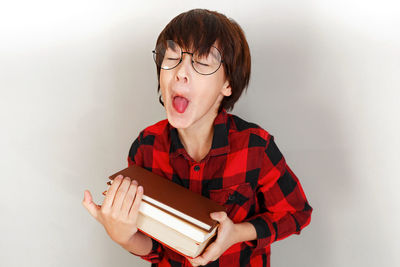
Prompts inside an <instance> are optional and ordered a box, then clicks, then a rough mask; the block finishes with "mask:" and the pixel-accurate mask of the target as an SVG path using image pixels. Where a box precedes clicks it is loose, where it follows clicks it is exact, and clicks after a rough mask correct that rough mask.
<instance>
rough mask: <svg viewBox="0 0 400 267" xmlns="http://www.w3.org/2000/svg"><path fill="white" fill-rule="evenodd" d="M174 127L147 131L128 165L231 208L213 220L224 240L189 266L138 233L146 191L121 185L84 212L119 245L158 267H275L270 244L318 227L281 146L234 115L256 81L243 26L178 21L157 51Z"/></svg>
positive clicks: (217, 19)
mask: <svg viewBox="0 0 400 267" xmlns="http://www.w3.org/2000/svg"><path fill="white" fill-rule="evenodd" d="M153 55H154V60H155V62H156V65H157V74H158V81H159V84H158V91H159V92H160V91H161V95H160V102H161V104H162V105H163V106H164V108H165V110H166V114H167V119H166V120H163V121H160V122H158V123H156V124H154V125H152V126H149V127H147V128H146V129H144V130H143V131H142V132H141V133H140V134H139V136H138V138H137V139H136V140H135V141H134V142H133V144H132V146H131V149H130V151H129V155H128V165H129V166H130V165H132V164H137V165H139V166H142V167H144V168H146V169H148V170H150V171H152V172H154V173H156V174H159V175H162V176H164V177H165V178H166V179H170V180H172V181H173V182H175V183H178V184H180V185H182V186H184V187H186V188H188V189H190V190H192V191H194V192H197V193H199V194H202V195H204V196H206V197H208V198H211V199H213V200H215V201H216V202H218V203H220V204H222V205H224V206H226V207H227V213H225V212H220V213H213V214H210V216H211V218H213V219H215V220H217V221H219V223H220V227H219V229H218V234H217V238H216V240H215V241H214V242H213V243H212V244H210V246H209V247H208V248H207V249H206V251H205V252H203V254H202V255H200V256H199V257H197V258H195V259H189V258H185V257H183V256H181V255H179V254H177V253H175V252H174V251H172V250H170V249H169V248H167V247H164V246H163V245H162V244H160V243H158V242H157V241H155V240H153V239H151V238H149V237H147V236H146V235H144V234H142V233H141V232H139V231H137V227H136V218H137V215H138V208H139V205H140V201H141V198H142V195H143V188H142V187H141V186H138V184H137V182H136V181H132V182H131V181H130V180H129V178H123V177H118V178H117V179H116V180H114V183H113V184H112V186H111V187H110V188H109V190H108V192H107V194H106V197H105V200H104V202H103V205H102V206H101V207H99V206H97V205H96V204H94V203H93V202H92V197H91V195H90V192H89V191H86V192H85V196H84V200H83V204H84V206H85V207H86V208H87V209H88V211H89V212H90V213H91V215H93V216H94V217H95V218H96V219H97V220H98V221H99V222H100V223H102V224H103V226H104V227H105V229H106V231H107V233H108V234H109V236H110V237H111V239H113V240H114V241H115V242H117V243H118V244H119V245H121V246H122V247H123V248H125V249H126V250H128V251H129V252H131V253H132V254H135V255H138V256H141V257H142V258H143V259H145V260H148V261H150V262H152V263H153V266H190V265H193V266H199V265H206V264H208V266H228V265H229V266H270V244H271V243H272V242H274V241H276V240H280V239H283V238H286V237H287V236H289V235H291V234H293V233H296V234H299V233H300V231H301V229H303V228H304V227H305V226H307V225H308V224H309V222H310V218H311V212H312V208H311V207H310V205H309V204H308V202H307V200H306V197H305V195H304V192H303V190H302V187H301V185H300V183H299V181H298V179H297V177H296V176H295V174H294V173H293V172H292V171H291V169H290V168H289V166H288V165H287V164H286V161H285V159H284V157H283V156H282V154H281V152H280V151H279V149H278V147H277V146H276V144H275V142H274V138H273V136H272V135H270V134H269V133H268V132H267V131H265V130H263V129H262V128H260V127H259V126H258V125H256V124H253V123H249V122H246V121H244V120H242V119H240V118H239V117H237V116H235V115H231V114H228V113H227V112H226V110H230V109H232V108H233V106H234V104H235V102H236V101H237V100H238V99H239V97H240V95H241V94H242V92H243V90H244V89H245V88H246V87H247V85H248V82H249V78H250V52H249V48H248V45H247V41H246V39H245V36H244V33H243V31H242V29H241V28H240V26H239V25H238V24H237V23H236V22H234V21H233V20H231V19H228V18H227V17H226V16H224V15H222V14H220V13H217V12H212V11H209V10H201V9H195V10H190V11H188V12H185V13H182V14H180V15H178V16H177V17H175V18H174V19H173V20H172V21H171V22H170V23H169V24H168V25H167V26H166V27H165V29H164V30H163V31H162V32H161V33H160V35H159V37H158V39H157V44H156V49H155V50H154V51H153Z"/></svg>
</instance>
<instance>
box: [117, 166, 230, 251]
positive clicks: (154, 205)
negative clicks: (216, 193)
mask: <svg viewBox="0 0 400 267" xmlns="http://www.w3.org/2000/svg"><path fill="white" fill-rule="evenodd" d="M120 174H122V175H123V176H124V177H129V178H131V179H132V180H133V179H134V180H136V181H137V182H138V184H139V185H141V186H143V189H144V194H143V197H142V203H141V205H140V208H139V216H138V219H137V227H138V229H139V230H140V231H141V232H143V233H144V234H146V235H148V236H149V237H151V238H153V239H155V240H157V241H159V242H160V243H162V244H164V245H166V246H167V247H169V248H171V249H172V250H174V251H176V252H178V253H179V254H181V255H184V256H187V257H190V258H195V257H197V256H198V255H200V254H201V253H202V252H203V251H204V249H205V248H206V247H207V245H208V244H210V243H211V242H212V241H213V240H214V239H215V237H216V233H217V228H218V222H217V221H215V220H213V219H211V218H210V213H212V212H218V211H225V212H226V208H225V207H224V206H222V205H219V204H218V203H216V202H214V201H213V200H211V199H208V198H206V197H204V196H202V195H200V194H197V193H195V192H192V191H190V190H189V189H187V188H185V187H183V186H181V185H178V184H176V183H174V182H172V181H171V180H169V179H167V178H165V177H162V176H159V175H157V174H154V173H152V172H150V171H148V170H146V169H144V168H142V167H139V166H137V165H132V166H130V167H128V168H125V169H123V170H121V171H119V172H117V173H115V174H113V175H111V176H110V177H109V178H110V180H114V178H115V177H117V176H118V175H120Z"/></svg>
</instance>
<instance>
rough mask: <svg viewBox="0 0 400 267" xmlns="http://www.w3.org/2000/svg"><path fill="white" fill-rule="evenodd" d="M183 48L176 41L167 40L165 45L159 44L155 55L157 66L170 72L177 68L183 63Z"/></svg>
mask: <svg viewBox="0 0 400 267" xmlns="http://www.w3.org/2000/svg"><path fill="white" fill-rule="evenodd" d="M181 51H182V50H181V48H180V46H179V45H178V44H176V43H175V42H174V41H171V40H167V41H166V42H165V43H161V44H159V45H158V46H157V47H156V49H155V51H154V53H153V57H154V61H155V62H156V64H157V66H159V67H160V68H162V69H165V70H168V69H173V68H175V67H176V66H177V65H178V64H179V63H180V61H181V55H182V53H181Z"/></svg>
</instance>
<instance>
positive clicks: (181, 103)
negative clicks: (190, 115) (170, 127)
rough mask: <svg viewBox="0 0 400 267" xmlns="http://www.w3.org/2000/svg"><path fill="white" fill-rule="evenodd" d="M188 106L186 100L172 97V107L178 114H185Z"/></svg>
mask: <svg viewBox="0 0 400 267" xmlns="http://www.w3.org/2000/svg"><path fill="white" fill-rule="evenodd" d="M188 104H189V101H188V100H187V99H186V98H184V97H181V96H176V97H174V101H173V105H174V108H175V109H176V110H177V111H178V112H179V113H183V112H185V110H186V108H187V106H188Z"/></svg>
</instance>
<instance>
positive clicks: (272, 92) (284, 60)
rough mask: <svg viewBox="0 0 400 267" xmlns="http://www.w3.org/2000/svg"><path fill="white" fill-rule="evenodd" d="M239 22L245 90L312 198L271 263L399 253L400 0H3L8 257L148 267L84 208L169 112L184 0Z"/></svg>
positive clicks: (395, 261) (249, 107) (339, 261)
mask: <svg viewBox="0 0 400 267" xmlns="http://www.w3.org/2000/svg"><path fill="white" fill-rule="evenodd" d="M195 7H202V8H209V9H211V10H217V11H219V12H222V13H224V14H226V15H227V16H228V17H232V18H234V19H235V20H236V21H237V22H238V23H239V24H240V25H241V26H242V28H243V29H244V31H245V33H246V36H247V40H248V42H249V45H250V49H251V53H252V60H253V61H252V63H253V64H252V77H251V82H250V86H249V89H248V92H247V94H245V95H243V97H242V98H241V99H240V101H239V103H238V104H237V106H236V107H235V109H234V110H233V111H232V113H234V114H236V115H238V116H240V117H242V118H244V119H246V120H249V121H252V122H256V123H258V124H259V125H260V126H262V127H263V128H265V129H266V130H268V131H269V132H270V133H271V134H273V135H274V136H275V138H276V143H277V145H278V147H279V148H280V149H281V151H282V152H283V154H284V156H285V157H286V160H287V162H288V164H289V165H290V166H291V168H292V169H293V170H294V172H295V173H296V174H297V176H298V177H299V179H300V181H301V183H302V185H303V188H304V190H305V192H306V195H307V197H308V199H309V201H310V204H311V206H312V207H313V208H314V213H313V215H312V221H311V224H310V226H308V227H307V228H305V229H304V230H303V232H302V234H301V235H300V236H291V237H289V238H287V239H285V240H283V241H279V242H277V243H274V244H273V245H272V266H273V267H277V266H307V267H308V266H315V267H320V266H329V267H333V266H360V267H361V266H363V267H365V266H400V261H399V258H398V257H396V255H395V253H398V252H399V250H400V244H399V239H400V230H399V225H400V217H399V211H400V210H399V209H400V205H399V204H400V201H399V196H398V193H399V190H400V183H399V178H400V177H399V163H400V160H399V159H400V155H399V149H400V144H399V130H400V129H399V127H400V120H399V115H400V107H399V96H400V92H399V89H400V86H399V85H400V78H399V77H400V63H399V62H400V30H399V29H400V16H399V14H400V13H399V12H400V11H399V10H400V4H399V3H398V2H397V1H240V2H239V1H238V2H234V1H218V2H217V1H206V0H203V1H176V0H169V1H159V2H156V1H140V2H139V1H138V2H134V1H104V0H101V1H99V0H97V1H81V0H79V1H75V0H74V1H7V2H6V1H4V2H1V4H0V90H1V91H0V119H1V121H0V123H1V124H0V125H1V132H0V135H1V136H0V156H1V160H0V170H1V176H0V177H1V196H0V211H1V213H0V233H1V234H0V265H1V266H7V267H8V266H41V267H50V266H96V267H98V266H119V267H122V266H149V264H148V263H146V262H145V261H143V260H141V259H139V258H136V257H135V256H133V255H130V254H129V253H128V252H126V251H124V250H123V249H122V248H120V247H119V246H118V245H116V244H115V243H113V242H112V241H111V239H110V238H109V237H108V236H107V235H106V233H105V231H104V229H103V228H102V227H101V225H99V224H98V223H97V222H96V221H95V220H94V219H93V218H92V217H90V215H89V214H88V213H87V212H86V210H85V209H84V208H83V206H82V205H81V201H82V199H83V191H84V190H85V189H90V190H91V191H92V193H93V194H94V196H95V199H96V201H98V202H99V201H101V200H102V196H101V192H102V191H103V190H104V189H105V182H106V181H107V177H108V175H110V174H112V173H114V172H115V171H117V170H119V169H122V168H124V167H126V166H127V162H126V157H127V154H128V150H129V148H130V145H131V143H132V142H133V140H134V139H135V138H136V136H137V135H138V133H139V131H140V130H141V129H143V128H144V127H146V126H148V125H150V124H153V123H155V122H157V121H159V120H161V119H164V118H165V114H164V111H163V109H162V107H161V105H160V104H159V103H158V99H157V94H156V85H157V81H156V71H155V66H154V63H153V61H152V57H151V50H152V49H153V47H154V44H155V41H156V38H157V36H158V34H159V32H160V31H161V30H162V29H163V28H164V26H165V25H166V24H167V23H168V22H169V21H170V20H171V19H172V18H173V17H175V16H176V15H178V14H179V13H181V12H183V11H187V10H189V9H191V8H195Z"/></svg>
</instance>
